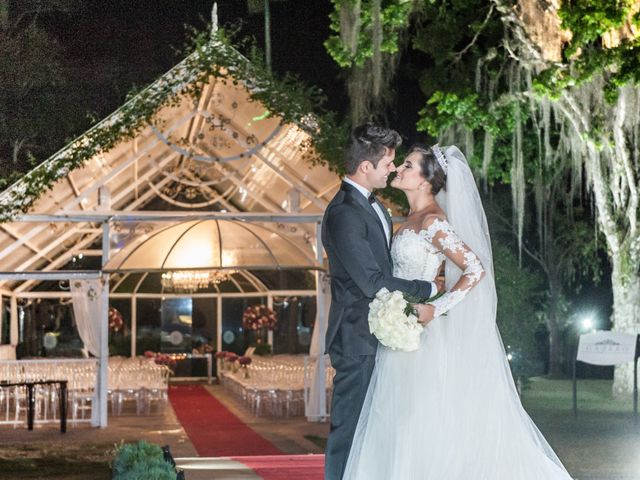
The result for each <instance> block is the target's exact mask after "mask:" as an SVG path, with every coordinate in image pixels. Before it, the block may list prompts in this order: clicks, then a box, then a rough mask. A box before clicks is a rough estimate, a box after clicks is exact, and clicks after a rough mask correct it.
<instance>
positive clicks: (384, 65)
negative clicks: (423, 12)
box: [325, 0, 422, 126]
mask: <svg viewBox="0 0 640 480" xmlns="http://www.w3.org/2000/svg"><path fill="white" fill-rule="evenodd" d="M332 3H333V4H334V7H335V10H334V12H333V13H332V14H331V30H332V31H333V32H334V35H332V36H331V37H330V38H329V39H327V41H326V42H325V47H326V48H327V51H328V52H329V54H330V55H331V56H332V57H333V59H334V60H335V61H336V63H337V64H338V65H340V66H341V67H342V68H344V69H345V71H346V77H347V78H346V84H347V92H348V95H349V99H350V108H349V117H350V120H351V124H352V125H353V126H355V125H358V124H360V123H362V122H364V121H370V120H377V121H384V119H385V117H386V108H387V107H388V106H389V105H390V101H391V98H392V96H393V95H392V91H391V80H392V79H393V78H394V75H395V73H396V68H397V65H398V59H399V53H400V52H401V50H402V49H403V45H404V42H405V39H406V30H407V28H408V27H409V24H410V19H411V16H412V14H413V13H414V12H415V11H416V9H417V8H418V7H419V6H420V5H421V3H422V2H421V1H419V0H388V1H384V2H383V1H382V0H332Z"/></svg>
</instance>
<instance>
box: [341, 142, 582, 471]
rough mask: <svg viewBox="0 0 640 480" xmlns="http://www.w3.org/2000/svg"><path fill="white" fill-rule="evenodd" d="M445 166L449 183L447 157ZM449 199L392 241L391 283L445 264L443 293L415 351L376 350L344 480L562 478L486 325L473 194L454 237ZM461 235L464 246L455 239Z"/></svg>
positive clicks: (484, 269)
mask: <svg viewBox="0 0 640 480" xmlns="http://www.w3.org/2000/svg"><path fill="white" fill-rule="evenodd" d="M454 148H455V147H454ZM456 151H457V149H456ZM453 153H455V152H453ZM449 154H451V152H449ZM460 155H461V154H460ZM462 159H464V157H463V156H462ZM449 160H450V166H449V170H450V171H449V177H451V175H452V172H451V162H452V161H454V160H455V159H449ZM461 166H462V167H464V166H466V162H465V163H464V165H462V164H461ZM454 173H455V172H454ZM465 175H471V174H470V172H467V173H465ZM450 179H451V178H449V179H448V182H449V180H450ZM472 179H473V177H472V176H471V182H472V181H473V180H472ZM465 188H473V189H475V184H473V186H469V185H465ZM448 190H449V191H451V189H449V188H448ZM456 191H457V192H460V190H459V189H456ZM476 192H477V191H476ZM450 196H451V194H450ZM445 200H446V201H445ZM439 201H440V199H439ZM451 201H452V200H451V199H450V198H447V199H444V198H442V202H441V204H445V203H446V204H447V205H449V206H450V207H451V208H450V209H449V210H446V211H447V215H448V217H449V221H450V222H451V223H449V222H447V221H446V220H443V219H438V218H435V217H431V218H430V219H428V220H427V221H426V222H425V223H424V224H423V225H422V226H421V228H420V229H418V231H414V230H403V231H401V232H400V233H399V234H398V235H397V236H396V237H395V239H394V241H393V243H392V248H391V253H392V258H393V261H394V275H395V276H398V277H401V278H406V279H412V280H413V279H420V280H427V281H432V280H434V278H435V277H436V276H437V274H438V269H439V267H440V265H441V264H442V262H443V261H445V260H446V279H447V282H446V283H447V289H448V292H447V293H446V294H445V295H444V296H442V297H440V298H439V299H437V300H436V301H435V302H434V304H435V306H436V315H438V316H437V317H436V318H435V319H434V320H433V321H431V322H430V323H429V324H428V325H427V326H426V327H425V329H424V331H423V332H422V336H421V344H420V347H419V349H418V350H417V351H414V352H401V351H393V350H390V349H388V348H386V347H383V346H381V345H380V346H379V347H378V353H377V357H376V365H375V369H374V372H373V375H372V378H371V383H370V385H369V389H368V392H367V397H366V399H365V402H364V405H363V408H362V411H361V414H360V419H359V422H358V426H357V428H356V433H355V436H354V441H353V445H352V448H351V451H350V455H349V460H348V462H347V466H346V471H345V474H344V477H343V478H344V479H345V480H413V479H416V480H547V479H558V480H560V479H562V480H565V479H570V478H571V477H570V476H569V474H568V473H567V471H566V470H565V469H564V467H563V466H562V463H561V462H560V460H559V459H558V458H557V456H556V455H555V454H554V452H553V450H552V449H551V447H550V446H549V445H548V444H547V442H546V441H545V440H544V438H543V437H542V435H541V434H540V432H539V431H538V429H537V428H536V426H535V425H534V424H533V422H532V421H531V419H530V418H529V416H528V415H527V413H526V412H525V411H524V409H523V408H522V405H521V403H520V399H519V397H518V394H517V392H516V389H515V385H514V383H513V379H512V376H511V373H510V370H509V366H508V362H507V360H506V357H505V352H504V349H503V346H502V342H501V340H500V336H499V333H498V330H497V328H496V325H495V307H496V296H495V283H494V280H493V268H492V267H493V266H492V258H491V248H490V243H489V239H488V229H487V228H486V218H485V217H484V211H483V210H481V209H482V206H481V203H480V199H479V196H478V198H477V202H479V205H480V207H479V208H480V211H479V212H472V211H469V210H468V209H467V211H466V212H465V213H464V216H460V217H458V218H456V219H455V221H456V223H455V226H456V231H455V232H454V230H453V228H452V224H454V221H452V220H451V213H453V214H454V215H457V214H460V215H463V214H462V213H461V212H462V209H457V208H455V207H453V206H451ZM454 201H457V198H456V199H454ZM470 205H471V204H470ZM462 206H465V205H460V207H462ZM467 207H468V205H466V206H465V208H467ZM450 210H451V211H450ZM475 213H477V214H478V215H479V217H480V219H479V220H478V222H477V226H476V227H474V228H475V230H473V229H470V226H469V222H468V219H467V218H465V217H466V216H469V215H474V214H475ZM472 220H473V219H472ZM458 226H459V227H458ZM471 227H473V225H471ZM463 232H464V233H465V234H466V237H464V238H465V243H463V242H462V241H461V240H460V238H459V237H458V235H457V234H458V233H459V234H460V236H462V233H463ZM478 232H481V233H482V234H478ZM467 238H470V240H467ZM474 244H475V245H474ZM467 245H469V247H467ZM476 253H478V255H476ZM461 270H462V274H461V273H460V272H461ZM443 314H446V315H444V316H443Z"/></svg>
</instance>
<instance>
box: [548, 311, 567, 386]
mask: <svg viewBox="0 0 640 480" xmlns="http://www.w3.org/2000/svg"><path fill="white" fill-rule="evenodd" d="M550 320H551V319H550ZM547 327H548V329H549V371H548V376H549V377H551V378H562V377H564V371H563V369H562V364H563V363H562V342H561V338H560V327H559V326H558V323H557V321H555V322H551V321H550V322H549V324H548V325H547Z"/></svg>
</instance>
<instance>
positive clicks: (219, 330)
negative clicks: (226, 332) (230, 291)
mask: <svg viewBox="0 0 640 480" xmlns="http://www.w3.org/2000/svg"><path fill="white" fill-rule="evenodd" d="M216 350H217V351H218V352H221V351H222V295H220V294H218V295H217V296H216Z"/></svg>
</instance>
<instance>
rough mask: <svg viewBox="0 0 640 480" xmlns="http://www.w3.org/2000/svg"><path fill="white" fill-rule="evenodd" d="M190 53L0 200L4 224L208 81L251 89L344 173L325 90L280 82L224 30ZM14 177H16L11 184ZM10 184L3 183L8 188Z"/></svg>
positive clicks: (338, 130) (342, 133)
mask: <svg viewBox="0 0 640 480" xmlns="http://www.w3.org/2000/svg"><path fill="white" fill-rule="evenodd" d="M192 44H193V53H192V54H191V55H189V56H188V57H187V58H185V59H184V60H183V61H182V62H181V63H180V64H178V65H177V66H176V67H174V68H173V69H172V70H171V71H170V72H168V73H167V74H165V75H163V76H162V77H160V78H159V79H158V80H157V81H155V82H154V83H152V84H151V85H150V86H148V87H147V88H145V89H144V90H142V91H140V92H133V93H132V94H130V95H129V96H128V101H127V102H126V103H125V104H124V105H123V106H122V107H120V108H119V109H118V110H117V111H116V112H115V113H114V114H112V115H110V116H109V117H107V118H106V119H105V120H103V121H102V122H100V123H98V124H97V125H95V126H94V127H93V128H91V129H90V130H89V131H87V132H86V133H85V134H83V135H82V136H81V137H79V138H77V139H76V140H74V141H73V142H71V143H70V144H69V145H67V146H66V147H65V148H63V149H62V150H60V151H59V152H58V153H56V154H55V155H53V156H52V157H51V158H49V159H48V160H46V161H45V162H43V163H41V164H40V165H38V166H37V167H36V168H34V169H33V170H31V171H30V172H28V173H26V174H25V175H23V176H22V177H21V178H19V176H18V178H19V180H18V181H17V182H16V183H15V184H14V185H13V187H12V188H10V189H9V190H7V191H5V192H4V194H2V195H0V222H5V221H9V220H11V219H13V218H15V216H16V215H18V214H19V213H21V212H22V213H25V212H27V211H28V210H29V208H30V207H31V205H33V203H34V202H35V201H36V200H37V199H38V198H39V197H40V196H41V195H42V194H43V193H45V192H46V191H47V190H49V189H50V188H52V187H53V185H54V184H55V182H56V181H58V180H59V179H60V178H62V177H64V176H66V175H67V174H68V173H69V172H70V171H72V170H74V169H76V168H78V167H80V166H82V165H83V164H85V162H87V161H88V160H90V159H91V158H93V157H95V156H96V155H99V154H102V153H105V152H108V151H109V150H111V149H112V148H114V147H115V146H116V145H118V144H119V143H120V142H122V141H123V140H127V139H132V138H134V137H135V136H136V135H137V134H139V133H140V131H141V130H143V129H144V128H146V127H147V126H149V125H154V124H155V125H157V124H158V123H159V120H158V119H157V118H156V114H157V113H158V111H159V110H160V108H161V107H164V106H176V105H178V104H179V103H180V101H181V98H182V97H183V96H184V95H188V96H190V97H191V98H192V99H193V101H194V102H197V99H198V98H199V95H200V93H201V91H202V88H203V87H204V86H205V85H207V84H208V83H209V81H210V79H211V77H214V78H217V79H221V80H222V81H224V82H232V83H233V84H234V85H238V84H240V83H241V82H242V83H243V84H244V85H245V86H246V88H247V90H248V92H249V96H250V98H251V99H252V100H254V101H257V102H260V103H262V104H263V105H264V106H265V108H266V109H267V110H268V112H269V113H268V115H269V116H270V117H278V118H279V119H280V121H281V122H282V123H283V124H290V123H295V124H297V125H298V126H300V127H301V128H303V129H304V130H305V131H307V132H308V133H309V134H310V141H309V142H310V145H303V146H302V148H307V147H309V146H310V147H313V149H314V150H315V153H316V154H317V156H313V157H310V160H311V161H312V162H315V163H323V164H326V165H328V167H329V168H330V169H332V170H334V171H338V172H339V171H341V170H342V168H343V167H342V158H341V150H340V148H341V147H342V145H344V141H345V139H346V128H345V127H343V126H342V125H341V124H340V123H339V122H338V121H337V119H336V117H335V116H334V115H333V114H331V113H326V112H322V110H321V107H322V104H323V103H324V97H323V96H322V94H321V92H320V90H318V89H317V88H314V87H308V86H305V85H304V84H302V83H301V82H300V81H299V80H298V79H296V78H295V77H294V76H291V75H286V76H285V77H284V78H282V79H276V78H275V77H273V76H272V75H271V74H269V73H268V72H267V71H266V69H265V68H264V67H262V66H261V65H259V64H256V63H253V62H250V61H249V60H248V59H247V58H245V57H243V56H242V55H241V54H240V53H239V52H238V51H237V50H236V49H235V48H234V46H233V45H232V44H231V41H230V40H229V39H228V38H227V36H226V35H225V33H224V31H223V30H221V29H219V30H217V31H216V32H215V33H213V34H212V35H209V34H208V33H207V34H205V33H197V34H195V35H194V36H193V38H192ZM8 180H16V178H15V177H14V178H12V179H8ZM7 183H8V181H7V180H5V185H2V186H6V184H7Z"/></svg>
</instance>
